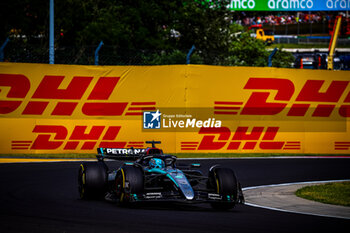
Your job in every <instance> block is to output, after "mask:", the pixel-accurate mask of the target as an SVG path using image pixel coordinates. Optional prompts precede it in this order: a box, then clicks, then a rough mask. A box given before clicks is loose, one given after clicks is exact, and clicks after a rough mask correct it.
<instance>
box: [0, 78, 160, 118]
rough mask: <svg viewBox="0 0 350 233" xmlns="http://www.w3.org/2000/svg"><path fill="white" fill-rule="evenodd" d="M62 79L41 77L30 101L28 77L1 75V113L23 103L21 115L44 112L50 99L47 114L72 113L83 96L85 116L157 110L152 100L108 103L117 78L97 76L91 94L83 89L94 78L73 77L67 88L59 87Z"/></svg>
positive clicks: (66, 114) (88, 85) (13, 109)
mask: <svg viewBox="0 0 350 233" xmlns="http://www.w3.org/2000/svg"><path fill="white" fill-rule="evenodd" d="M64 79H65V76H50V75H46V76H44V77H43V79H42V80H41V82H40V84H39V85H38V87H37V88H36V90H35V91H34V94H33V95H32V96H31V97H30V99H29V101H25V98H27V95H28V93H29V91H30V89H31V83H30V81H29V79H28V78H27V77H26V76H24V75H21V74H0V87H3V88H2V89H4V90H7V89H9V91H8V93H7V95H6V99H5V100H0V114H9V113H12V112H14V111H16V110H17V109H19V107H20V106H21V105H23V104H24V105H25V107H24V110H23V111H22V112H21V113H20V114H21V115H29V116H30V115H34V116H35V115H36V116H37V115H43V114H44V112H45V110H47V109H48V105H49V103H50V101H53V100H56V101H57V100H58V101H57V103H55V107H54V108H53V110H52V112H51V113H50V115H51V116H71V115H72V114H73V112H74V111H75V110H76V109H77V106H78V104H79V103H80V102H81V100H82V98H83V96H84V95H87V99H86V101H83V103H82V107H81V112H82V113H83V114H84V115H85V116H121V115H123V114H124V112H125V115H131V116H132V115H142V111H144V110H155V109H156V107H155V105H156V102H154V101H147V102H144V101H142V102H131V103H130V104H129V102H107V101H108V99H109V98H110V96H111V94H112V93H113V91H114V89H115V87H116V86H117V84H118V82H119V80H120V77H100V78H99V79H98V80H97V82H96V83H95V85H94V86H93V87H92V91H91V92H90V93H86V92H87V90H88V88H89V87H90V85H92V80H93V77H80V76H75V77H73V79H72V80H71V81H70V83H69V84H68V86H67V87H66V88H60V85H61V84H62V82H63V81H64ZM2 89H0V91H2ZM126 109H127V110H126ZM125 110H126V111H125Z"/></svg>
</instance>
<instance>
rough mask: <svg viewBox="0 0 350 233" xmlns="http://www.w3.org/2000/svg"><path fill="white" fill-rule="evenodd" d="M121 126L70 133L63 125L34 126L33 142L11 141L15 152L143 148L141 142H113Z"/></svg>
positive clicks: (93, 127) (87, 128)
mask: <svg viewBox="0 0 350 233" xmlns="http://www.w3.org/2000/svg"><path fill="white" fill-rule="evenodd" d="M120 129H121V126H109V127H105V126H91V127H88V126H80V125H78V126H75V127H74V129H73V130H72V132H69V130H68V129H67V128H66V127H65V126H63V125H36V126H35V127H34V129H33V133H36V134H37V136H36V138H35V140H34V141H18V140H15V141H12V149H15V150H28V149H29V150H56V149H59V148H62V147H63V150H77V149H81V150H93V149H96V148H97V147H109V148H113V147H116V148H124V147H125V146H127V145H132V146H134V147H139V146H143V142H129V143H127V142H123V141H120V142H117V141H115V140H116V138H117V136H118V134H119V131H120Z"/></svg>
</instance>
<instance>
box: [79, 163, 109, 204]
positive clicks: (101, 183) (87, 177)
mask: <svg viewBox="0 0 350 233" xmlns="http://www.w3.org/2000/svg"><path fill="white" fill-rule="evenodd" d="M107 177H108V175H107V166H106V164H105V163H103V162H90V163H82V164H80V167H79V172H78V191H79V194H80V198H82V199H95V198H100V197H102V196H103V194H104V193H105V192H106V187H107Z"/></svg>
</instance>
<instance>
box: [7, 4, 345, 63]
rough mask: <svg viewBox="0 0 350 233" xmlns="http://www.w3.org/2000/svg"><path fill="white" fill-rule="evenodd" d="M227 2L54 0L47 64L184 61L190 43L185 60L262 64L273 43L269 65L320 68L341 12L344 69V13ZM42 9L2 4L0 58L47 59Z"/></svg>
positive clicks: (340, 59) (47, 27)
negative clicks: (239, 6)
mask: <svg viewBox="0 0 350 233" xmlns="http://www.w3.org/2000/svg"><path fill="white" fill-rule="evenodd" d="M233 2H235V1H233ZM230 4H233V3H232V1H230V0H218V1H205V0H203V1H200V0H189V1H183V0H171V1H166V2H164V1H159V0H149V1H142V0H134V1H127V0H118V1H116V0H108V1H106V0H105V1H102V0H60V1H57V0H56V1H55V2H54V12H55V14H54V20H55V21H54V24H55V26H54V53H55V54H54V55H55V57H54V63H55V64H82V65H94V64H99V65H167V64H186V57H187V56H188V55H189V52H190V49H191V48H192V47H193V46H195V49H194V50H192V51H191V59H190V62H191V64H207V65H224V66H268V64H269V63H268V58H269V55H270V54H271V52H272V51H273V50H274V48H278V50H277V52H276V53H275V54H274V56H273V57H272V63H271V65H272V66H274V67H297V68H306V67H308V66H307V65H302V66H300V59H301V58H302V57H309V60H310V61H311V60H313V61H312V66H310V68H322V69H325V66H323V65H320V64H321V63H322V64H324V63H326V60H327V54H328V45H329V42H330V39H331V33H332V30H333V27H334V22H335V17H336V16H337V15H339V14H341V15H342V16H343V20H342V25H341V30H340V37H339V39H338V43H337V48H342V49H338V50H337V53H336V56H335V59H337V61H338V64H339V65H338V66H336V67H337V69H349V66H350V65H349V54H350V52H349V51H350V39H349V37H350V21H349V15H348V12H346V11H345V12H339V11H312V12H311V11H309V12H303V11H233V10H232V9H229V8H228V7H227V6H228V5H230ZM49 9H50V0H45V1H42V0H11V1H10V0H3V1H1V3H0V18H1V22H2V23H1V26H0V45H2V46H1V50H0V60H2V61H6V62H28V63H49V62H50V61H49V47H50V44H49V36H50V23H49V22H50V21H49V17H50V11H49ZM249 28H251V29H254V28H255V29H260V31H259V33H263V34H258V33H257V32H258V31H257V30H249ZM268 38H273V41H272V39H268ZM102 41H103V45H102V44H101V42H102ZM99 45H100V46H99ZM97 48H99V49H98V50H97ZM302 51H303V52H302ZM96 58H97V59H98V62H96ZM319 58H320V59H319ZM298 59H299V60H298ZM304 61H305V59H304ZM310 61H309V62H310ZM316 63H317V64H316Z"/></svg>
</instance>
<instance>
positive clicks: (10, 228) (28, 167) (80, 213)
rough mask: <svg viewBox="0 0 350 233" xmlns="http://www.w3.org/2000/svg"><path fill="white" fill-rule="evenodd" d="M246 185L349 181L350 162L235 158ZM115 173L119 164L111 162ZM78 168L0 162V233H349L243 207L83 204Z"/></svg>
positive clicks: (334, 222) (336, 222)
mask: <svg viewBox="0 0 350 233" xmlns="http://www.w3.org/2000/svg"><path fill="white" fill-rule="evenodd" d="M181 162H182V163H192V162H200V163H201V164H202V168H201V169H203V171H204V172H206V171H207V170H208V168H209V167H210V165H211V164H214V163H220V164H223V165H225V166H227V167H231V168H232V169H234V170H235V172H236V175H237V177H238V179H239V180H240V182H241V183H242V185H243V187H250V186H257V185H268V184H280V183H289V182H303V181H320V180H340V179H349V178H350V169H349V168H350V159H340V158H337V159H325V158H323V159H231V160H218V161H214V160H184V161H181ZM108 165H109V166H110V167H118V166H119V165H120V163H119V162H108ZM78 167H79V163H78V162H58V163H17V164H0V185H1V188H0V232H46V233H47V232H67V233H69V232H152V233H157V232H162V233H163V232H164V233H165V232H191V233H195V232H216V233H219V232H278V233H281V232H293V233H295V232H308V233H310V232H349V229H350V220H346V219H338V218H330V217H319V216H311V215H304V214H295V213H286V212H279V211H273V210H268V209H262V208H256V207H251V206H246V205H238V206H236V207H235V208H234V209H232V210H230V211H214V210H212V209H211V208H210V206H209V205H207V204H197V205H185V206H183V205H164V204H163V205H141V206H137V207H134V208H122V207H119V206H116V205H115V204H112V203H109V202H105V201H84V200H80V199H79V197H78V192H77V170H78Z"/></svg>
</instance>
